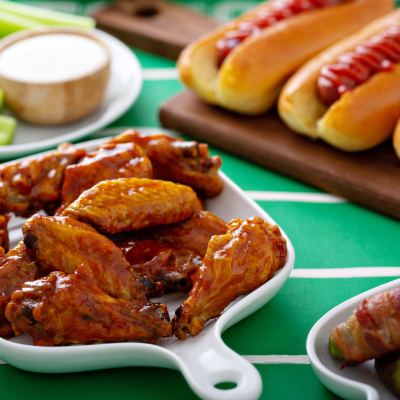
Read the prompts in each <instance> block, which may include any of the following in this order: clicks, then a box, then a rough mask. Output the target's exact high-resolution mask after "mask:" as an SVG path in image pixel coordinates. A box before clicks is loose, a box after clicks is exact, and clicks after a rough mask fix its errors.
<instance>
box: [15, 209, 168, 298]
mask: <svg viewBox="0 0 400 400" xmlns="http://www.w3.org/2000/svg"><path fill="white" fill-rule="evenodd" d="M22 231H23V233H24V242H25V245H26V246H27V247H28V248H29V249H32V250H33V251H34V252H35V254H36V258H37V260H38V261H39V262H40V265H41V267H42V268H43V269H44V270H45V271H46V272H52V271H55V270H58V271H63V272H66V273H67V274H70V273H72V272H74V271H75V269H76V268H77V267H78V266H79V265H81V264H83V263H85V264H87V265H89V267H90V268H91V270H92V271H93V274H94V276H95V278H96V279H97V281H98V282H99V285H100V287H101V289H102V290H104V291H105V292H106V293H107V294H109V295H110V296H113V297H118V298H123V299H128V300H138V301H146V299H147V297H157V296H160V295H162V286H161V285H157V284H154V283H153V282H150V280H143V281H142V282H141V281H139V280H138V279H136V278H135V277H134V276H133V275H132V271H131V268H130V265H129V263H128V261H127V259H126V258H125V256H124V254H123V253H122V251H121V250H120V249H119V248H118V247H117V246H116V245H115V244H114V243H113V242H112V241H111V240H109V239H107V238H106V237H105V236H103V235H100V234H99V233H98V232H96V230H95V229H93V228H92V227H91V226H89V225H87V224H85V223H83V222H80V221H76V220H75V219H72V218H68V217H44V216H42V215H34V216H33V217H32V218H30V219H29V220H28V221H27V222H26V223H25V225H24V226H23V227H22Z"/></svg>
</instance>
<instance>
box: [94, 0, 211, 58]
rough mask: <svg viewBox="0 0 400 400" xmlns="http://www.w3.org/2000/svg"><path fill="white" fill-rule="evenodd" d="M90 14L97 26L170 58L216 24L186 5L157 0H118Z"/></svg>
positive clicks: (130, 42) (128, 41) (139, 46)
mask: <svg viewBox="0 0 400 400" xmlns="http://www.w3.org/2000/svg"><path fill="white" fill-rule="evenodd" d="M93 17H94V18H95V20H96V22H97V25H96V26H97V28H99V29H102V30H104V31H106V32H108V33H111V34H112V35H114V36H116V37H117V38H119V39H120V40H122V41H123V42H125V43H127V44H130V45H131V46H135V47H138V48H140V49H143V50H147V51H151V52H153V53H157V54H160V55H162V56H165V57H169V58H172V59H176V58H178V55H179V53H180V52H181V51H182V49H183V48H184V47H185V46H187V45H188V44H189V43H190V42H192V41H193V40H195V39H197V38H198V37H200V36H201V35H203V34H205V33H207V32H209V31H211V30H213V29H214V28H215V27H216V26H217V25H218V23H217V22H216V21H214V20H213V19H211V18H208V17H206V16H205V15H202V14H199V13H197V12H194V11H192V10H190V9H188V8H187V7H183V6H180V5H178V4H174V3H170V2H168V1H160V0H117V1H116V2H114V3H112V4H111V5H110V6H109V7H106V8H104V9H102V10H100V11H98V12H96V13H95V14H94V15H93Z"/></svg>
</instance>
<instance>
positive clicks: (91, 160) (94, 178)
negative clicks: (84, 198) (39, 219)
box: [56, 143, 153, 215]
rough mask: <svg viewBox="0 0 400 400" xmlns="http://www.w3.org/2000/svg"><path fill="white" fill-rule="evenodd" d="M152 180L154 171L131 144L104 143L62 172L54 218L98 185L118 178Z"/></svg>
mask: <svg viewBox="0 0 400 400" xmlns="http://www.w3.org/2000/svg"><path fill="white" fill-rule="evenodd" d="M135 177H136V178H152V177H153V167H152V165H151V162H150V160H149V159H148V158H147V156H146V153H145V152H144V151H143V150H142V149H141V148H140V147H139V146H138V145H136V144H134V143H118V144H116V143H106V144H103V145H102V146H101V147H100V148H99V150H97V151H95V152H93V153H90V154H88V155H87V156H86V157H85V158H83V159H82V160H81V161H80V162H79V163H78V164H75V165H70V166H68V167H67V169H66V171H65V178H64V184H63V186H62V193H61V196H62V203H61V207H60V208H59V209H58V210H57V212H56V215H60V214H61V213H62V211H63V210H65V208H67V207H68V206H69V205H70V204H71V203H72V202H74V201H75V200H76V199H77V198H78V197H79V195H80V194H81V193H83V192H84V191H85V190H87V189H90V188H91V187H93V186H94V185H96V184H97V183H99V182H101V181H105V180H110V179H117V178H135Z"/></svg>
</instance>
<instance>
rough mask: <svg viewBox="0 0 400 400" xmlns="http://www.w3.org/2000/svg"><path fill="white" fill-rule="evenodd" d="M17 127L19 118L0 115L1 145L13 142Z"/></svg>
mask: <svg viewBox="0 0 400 400" xmlns="http://www.w3.org/2000/svg"><path fill="white" fill-rule="evenodd" d="M16 129H17V120H16V119H15V118H13V117H7V116H5V115H0V146H5V145H7V144H11V142H12V140H13V137H14V133H15V130H16Z"/></svg>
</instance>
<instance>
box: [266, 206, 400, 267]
mask: <svg viewBox="0 0 400 400" xmlns="http://www.w3.org/2000/svg"><path fill="white" fill-rule="evenodd" d="M260 204H261V205H262V207H263V208H264V209H265V210H266V211H267V212H268V213H269V214H270V215H271V216H272V218H274V219H275V221H277V222H278V223H279V225H280V226H281V227H282V229H283V230H284V231H285V232H286V234H287V235H288V236H289V237H290V240H291V241H292V243H293V246H294V248H295V249H296V265H295V268H296V267H297V268H352V267H375V266H392V267H393V266H399V265H400V247H399V246H398V240H399V237H400V223H399V222H398V221H395V220H393V219H391V218H389V217H386V216H384V215H381V214H378V213H376V212H373V211H370V210H367V209H365V208H363V207H360V206H357V205H355V204H352V203H344V204H315V203H291V202H260Z"/></svg>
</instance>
